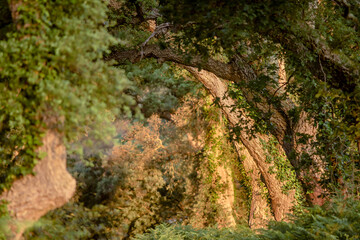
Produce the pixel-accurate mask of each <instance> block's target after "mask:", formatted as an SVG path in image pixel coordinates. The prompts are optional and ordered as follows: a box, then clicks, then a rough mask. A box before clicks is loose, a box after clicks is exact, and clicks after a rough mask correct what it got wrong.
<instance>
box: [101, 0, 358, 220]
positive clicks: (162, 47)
mask: <svg viewBox="0 0 360 240" xmlns="http://www.w3.org/2000/svg"><path fill="white" fill-rule="evenodd" d="M148 4H149V3H148V2H147V1H143V2H142V1H138V2H131V1H129V2H126V4H125V5H124V6H126V7H127V10H128V12H127V13H128V14H127V15H126V16H127V17H128V18H125V17H119V18H117V23H119V25H117V27H114V29H113V30H114V32H116V33H119V35H120V36H123V35H121V32H123V31H126V29H127V27H129V26H131V27H132V28H135V29H136V31H138V34H139V36H140V32H142V33H143V32H144V31H145V32H146V31H148V30H147V28H146V27H145V26H146V25H147V23H151V22H150V21H153V20H155V21H156V23H157V27H156V28H155V29H154V31H153V32H152V33H148V35H150V36H149V37H148V38H146V37H145V38H144V37H143V40H142V41H141V40H138V41H137V42H135V43H134V42H133V45H132V44H123V45H119V46H117V47H116V48H114V49H113V51H112V52H111V54H110V55H109V56H107V57H106V59H115V60H117V61H118V62H119V64H124V63H125V61H127V60H129V61H131V62H138V61H141V60H142V59H144V58H157V59H158V60H159V61H171V62H173V63H176V64H179V65H181V66H185V69H188V70H189V71H190V72H191V73H193V74H194V76H195V77H196V78H197V79H199V80H200V81H201V82H202V83H203V84H204V86H205V87H206V88H207V89H208V90H209V91H210V92H211V93H212V94H213V95H214V97H215V99H218V100H217V102H218V103H220V106H221V108H222V110H223V112H224V113H225V115H226V116H227V118H228V120H229V122H230V123H231V125H232V127H233V129H234V132H235V133H236V134H237V139H236V140H235V141H237V140H240V142H241V143H242V144H244V146H245V147H246V149H247V151H248V152H249V153H250V156H251V157H252V158H253V161H254V162H255V163H256V164H255V165H250V164H249V166H253V167H254V168H255V170H253V172H256V171H260V173H261V176H262V177H263V178H264V181H265V183H266V187H267V188H268V189H269V193H270V199H271V208H272V210H273V211H274V214H275V219H276V220H281V219H283V218H284V216H285V215H286V213H289V212H290V209H291V207H292V206H293V204H294V203H293V201H294V200H295V194H296V195H297V196H299V195H301V192H302V191H304V192H305V193H307V194H306V197H307V199H308V202H309V203H311V204H320V205H321V204H323V203H324V201H325V199H326V195H327V194H328V193H329V191H331V189H330V188H329V187H330V186H331V185H336V186H339V187H341V188H343V189H344V188H347V187H346V186H345V185H344V179H348V180H349V179H350V180H351V181H352V182H353V183H354V181H355V180H354V179H355V178H354V170H355V168H357V167H358V166H357V161H356V159H357V158H358V157H359V155H358V154H359V149H358V150H356V149H355V145H356V144H357V142H358V140H359V139H358V138H359V132H358V129H359V120H358V112H359V104H358V103H359V97H358V96H359V87H358V83H359V81H358V79H359V66H360V65H359V59H358V57H357V56H358V49H359V37H358V16H359V9H360V8H359V6H358V3H357V2H356V1H346V2H345V1H321V2H319V3H317V2H314V1H301V2H299V1H255V2H254V1H240V2H239V1H197V2H196V3H194V2H193V1H187V0H184V1H160V2H159V4H158V5H156V4H155V5H153V7H154V8H153V9H152V10H151V7H149V6H148ZM117 11H119V10H117ZM134 23H136V25H135V26H134V25H133V24H134ZM141 30H142V31H141ZM142 36H143V35H142ZM343 36H346V39H345V41H344V42H343V44H339V42H340V41H342V39H343ZM124 38H125V37H124ZM136 46H138V47H137V48H136ZM134 48H135V49H134ZM194 67H195V69H194ZM196 68H198V70H200V69H203V70H206V71H207V72H210V73H213V74H215V75H216V77H215V76H213V75H211V74H207V76H206V72H199V71H198V70H196ZM281 68H282V73H280V70H281ZM284 71H285V74H284ZM221 79H223V80H227V81H230V82H231V83H232V85H233V86H235V91H234V90H230V91H227V90H226V89H227V86H226V84H225V83H224V82H223V80H221ZM215 80H216V84H215ZM226 92H228V96H226ZM226 101H227V102H226ZM229 101H230V102H229ZM234 105H236V106H237V107H235V108H233V106H234ZM238 106H240V107H241V109H239V107H238ZM271 135H272V136H273V137H274V138H275V139H276V140H275V141H274V140H272V139H273V138H272V137H271ZM262 145H263V146H262ZM264 145H265V147H264ZM275 150H276V151H275ZM269 153H270V155H271V153H272V154H275V155H278V156H280V157H279V158H276V157H274V156H272V157H270V159H272V160H273V163H272V164H273V165H274V166H271V164H270V163H269V160H270V159H269ZM280 159H285V160H284V161H281V160H280ZM280 162H285V164H284V165H281V164H278V163H280ZM286 163H288V164H286ZM289 163H291V165H292V167H293V168H294V169H295V171H296V179H292V180H290V182H291V183H289V184H290V185H291V187H290V189H293V192H292V194H293V195H292V194H285V192H284V191H285V189H286V190H289V186H287V185H288V184H287V183H286V182H284V181H282V180H281V179H286V177H285V176H284V173H283V172H282V171H281V169H283V170H284V168H287V169H289ZM276 165H277V166H276ZM285 166H286V167H285ZM274 168H275V173H274V171H272V170H273V169H274ZM340 168H341V169H342V170H340ZM290 169H291V167H290ZM345 169H346V170H345ZM351 169H352V170H351ZM350 176H352V178H350ZM297 181H300V182H301V183H302V187H301V188H300V189H299V187H298V184H297ZM295 189H296V191H295ZM294 191H295V192H294ZM253 200H255V194H254V195H253ZM259 201H260V200H259Z"/></svg>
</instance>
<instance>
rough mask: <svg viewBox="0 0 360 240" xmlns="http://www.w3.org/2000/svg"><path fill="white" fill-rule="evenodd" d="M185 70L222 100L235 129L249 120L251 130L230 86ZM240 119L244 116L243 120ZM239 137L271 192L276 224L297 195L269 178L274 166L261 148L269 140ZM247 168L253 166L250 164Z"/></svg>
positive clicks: (205, 75) (272, 178) (202, 74)
mask: <svg viewBox="0 0 360 240" xmlns="http://www.w3.org/2000/svg"><path fill="white" fill-rule="evenodd" d="M185 68H186V69H187V70H188V71H190V72H191V73H192V74H193V75H194V76H195V77H196V78H197V79H198V80H199V81H200V82H201V83H203V85H204V86H205V87H206V88H207V89H208V90H209V91H210V93H211V94H212V95H213V96H214V97H215V98H217V99H219V103H220V105H221V108H222V110H223V112H224V114H225V116H226V117H227V119H228V120H229V123H230V124H231V125H232V126H237V125H239V124H241V123H242V122H245V121H241V120H246V121H247V122H249V126H248V127H250V128H251V127H252V126H251V124H254V122H253V121H252V119H241V118H245V115H244V114H241V112H240V111H241V110H240V109H237V110H233V108H232V106H234V105H235V101H234V100H233V99H231V98H230V97H228V96H227V84H226V83H225V82H224V81H223V80H221V79H220V78H218V77H217V76H216V75H214V74H213V73H210V72H206V71H198V70H197V69H196V68H192V67H185ZM239 116H241V118H240V117H239ZM238 137H239V138H240V140H241V142H242V144H243V145H244V146H245V147H246V149H247V150H248V152H249V154H250V155H251V157H252V158H253V160H254V162H255V163H256V166H257V167H258V169H259V171H260V172H261V174H262V176H263V177H264V181H265V184H266V187H267V189H268V191H269V195H270V199H271V207H272V210H273V213H274V217H275V220H277V221H280V220H283V219H284V218H285V217H286V214H288V213H290V212H291V209H292V207H293V206H294V203H295V196H294V195H295V191H291V192H289V193H288V194H284V193H283V191H282V186H284V184H285V183H283V182H281V181H279V180H278V179H277V178H276V175H275V174H270V168H271V167H272V164H271V163H268V162H266V154H267V153H266V151H265V150H264V148H263V147H262V143H261V140H264V141H265V142H266V141H268V139H269V137H268V136H262V135H258V136H256V137H252V136H250V135H249V134H248V133H247V132H246V130H242V131H241V132H240V136H238ZM281 150H282V149H281V148H279V151H281ZM280 154H281V152H280ZM248 166H253V165H251V164H250V163H249V164H248Z"/></svg>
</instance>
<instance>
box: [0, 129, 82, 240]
mask: <svg viewBox="0 0 360 240" xmlns="http://www.w3.org/2000/svg"><path fill="white" fill-rule="evenodd" d="M38 152H39V153H41V152H45V153H46V156H45V157H44V158H43V159H42V160H40V161H39V163H38V164H37V165H36V166H35V168H34V173H35V175H34V176H33V175H27V176H24V177H22V178H20V179H18V180H16V181H15V182H14V183H13V185H12V187H11V188H10V190H8V191H5V192H4V193H3V194H2V195H1V196H0V199H2V200H5V201H7V202H8V203H9V204H8V205H7V207H8V210H9V212H10V215H11V216H12V218H13V220H14V225H13V226H11V228H12V231H13V232H14V234H15V236H13V239H20V237H21V235H22V233H23V231H24V230H25V229H26V227H29V226H30V225H31V224H32V223H34V222H35V221H37V220H38V219H39V218H40V217H41V216H43V215H44V214H46V213H47V212H48V211H50V210H52V209H55V208H58V207H61V206H62V205H63V204H65V203H66V202H67V201H68V200H69V199H70V198H71V197H72V195H73V194H74V192H75V186H76V182H75V179H74V178H73V177H72V176H71V175H70V174H69V173H68V172H67V170H66V149H65V146H64V143H63V141H62V137H61V136H60V134H59V133H57V132H56V131H54V130H48V131H47V133H46V135H45V137H44V138H43V146H41V147H40V148H39V149H38Z"/></svg>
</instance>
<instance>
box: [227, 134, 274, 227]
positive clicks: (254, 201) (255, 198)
mask: <svg viewBox="0 0 360 240" xmlns="http://www.w3.org/2000/svg"><path fill="white" fill-rule="evenodd" d="M234 146H235V148H236V151H237V153H238V155H239V156H244V157H245V158H243V161H242V165H243V167H244V170H245V172H246V175H247V176H248V177H249V178H250V186H251V204H250V211H249V220H248V224H249V227H250V228H253V229H259V228H265V227H266V225H267V223H268V222H269V221H270V220H274V216H273V215H272V213H271V209H270V206H269V205H268V202H267V199H266V198H265V197H264V196H263V189H262V188H261V185H260V182H261V173H260V171H259V168H258V167H257V165H256V163H255V162H254V159H253V158H252V156H251V155H250V153H249V152H248V151H247V149H246V148H244V147H243V146H241V144H240V143H239V142H238V141H234Z"/></svg>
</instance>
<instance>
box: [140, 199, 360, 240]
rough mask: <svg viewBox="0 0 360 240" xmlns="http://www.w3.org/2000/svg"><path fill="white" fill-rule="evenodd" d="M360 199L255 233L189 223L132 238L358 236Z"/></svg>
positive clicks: (340, 201) (337, 203)
mask: <svg viewBox="0 0 360 240" xmlns="http://www.w3.org/2000/svg"><path fill="white" fill-rule="evenodd" d="M359 207H360V205H359V202H358V200H355V199H346V200H344V199H336V200H334V201H333V202H332V203H330V204H329V205H327V206H324V207H314V208H309V209H308V210H307V211H305V212H304V213H302V214H300V215H298V216H296V217H294V218H293V220H292V221H291V222H288V223H287V222H271V223H270V224H269V226H268V228H267V229H266V230H265V229H264V230H261V231H260V233H261V234H255V233H254V232H251V231H249V229H246V228H241V227H239V228H238V229H216V228H215V229H214V228H207V229H199V230H195V229H193V228H191V227H189V226H185V227H184V226H177V225H159V226H157V227H156V228H155V229H152V230H150V231H149V232H148V233H146V234H143V235H140V236H137V237H136V238H135V239H141V240H145V239H179V240H185V239H263V240H265V239H314V240H320V239H324V240H325V239H358V238H359V234H360V232H359V223H360V221H359V220H360V219H359V217H360V215H359Z"/></svg>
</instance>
